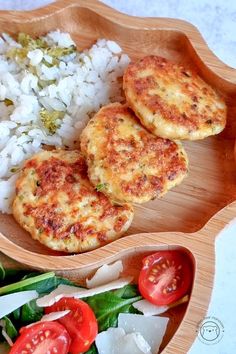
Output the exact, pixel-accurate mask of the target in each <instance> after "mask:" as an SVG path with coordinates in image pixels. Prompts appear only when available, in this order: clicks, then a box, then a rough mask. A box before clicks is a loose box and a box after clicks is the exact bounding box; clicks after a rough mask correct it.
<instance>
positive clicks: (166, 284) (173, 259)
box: [138, 250, 193, 306]
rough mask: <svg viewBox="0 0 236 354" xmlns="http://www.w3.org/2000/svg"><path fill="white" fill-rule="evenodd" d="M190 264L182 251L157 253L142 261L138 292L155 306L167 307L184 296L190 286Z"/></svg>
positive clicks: (191, 275)
mask: <svg viewBox="0 0 236 354" xmlns="http://www.w3.org/2000/svg"><path fill="white" fill-rule="evenodd" d="M192 277H193V272H192V264H191V262H190V259H189V257H188V255H187V254H185V253H184V252H182V251H177V250H173V251H159V252H157V253H155V254H152V255H150V256H148V257H146V258H144V259H143V268H142V269H141V272H140V275H139V281H138V285H139V291H140V293H141V294H142V296H143V297H144V298H145V299H147V300H148V301H150V302H152V303H153V304H155V305H160V306H162V305H169V304H170V303H172V302H175V301H177V300H178V299H180V298H181V297H182V296H183V295H185V294H186V293H187V292H188V291H189V290H190V287H191V284H192Z"/></svg>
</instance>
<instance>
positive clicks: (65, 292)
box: [37, 277, 133, 307]
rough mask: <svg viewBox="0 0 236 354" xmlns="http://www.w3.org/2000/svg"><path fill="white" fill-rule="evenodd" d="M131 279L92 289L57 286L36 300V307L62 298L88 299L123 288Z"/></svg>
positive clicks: (50, 304)
mask: <svg viewBox="0 0 236 354" xmlns="http://www.w3.org/2000/svg"><path fill="white" fill-rule="evenodd" d="M132 279H133V277H126V278H121V279H117V280H114V281H112V282H110V283H109V284H105V285H101V286H98V287H96V288H93V289H83V288H77V287H75V286H70V285H59V286H58V287H57V289H55V290H54V291H52V292H51V293H50V294H48V295H46V296H43V297H41V298H40V299H38V300H37V305H38V306H39V307H47V306H52V305H53V304H55V303H56V302H57V301H59V300H60V299H61V298H63V297H74V298H76V299H81V298H83V297H90V296H93V295H97V294H101V293H104V292H106V291H110V290H114V289H120V288H123V286H125V285H127V284H129V283H130V282H131V281H132Z"/></svg>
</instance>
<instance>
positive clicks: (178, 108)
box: [123, 56, 226, 140]
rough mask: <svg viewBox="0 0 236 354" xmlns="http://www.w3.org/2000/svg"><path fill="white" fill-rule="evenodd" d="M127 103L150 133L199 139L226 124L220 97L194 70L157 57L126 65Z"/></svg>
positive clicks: (219, 129) (172, 137)
mask: <svg viewBox="0 0 236 354" xmlns="http://www.w3.org/2000/svg"><path fill="white" fill-rule="evenodd" d="M123 87H124V91H125V96H126V99H127V102H128V105H129V107H130V108H132V110H133V111H134V112H135V114H136V115H137V116H138V117H139V119H140V120H141V122H142V124H143V125H144V126H145V127H146V128H147V129H148V130H150V131H151V132H152V133H153V134H155V135H157V136H160V137H162V138H169V139H188V140H197V139H203V138H205V137H207V136H209V135H215V134H218V133H220V132H221V131H222V130H223V129H224V127H225V124H226V105H225V103H224V101H223V100H222V98H221V97H220V96H219V95H218V94H217V93H216V92H215V91H214V90H213V88H212V87H210V86H209V85H208V84H207V83H206V82H204V81H203V80H202V79H201V78H200V77H199V76H198V75H197V74H196V73H195V72H193V71H191V70H190V69H188V68H185V67H184V66H182V65H179V64H176V63H172V62H170V61H168V60H166V59H164V58H161V57H157V56H147V57H144V58H143V59H141V60H139V61H137V62H135V63H131V64H129V66H128V68H127V70H126V72H125V74H124V79H123Z"/></svg>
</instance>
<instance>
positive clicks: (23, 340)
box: [9, 322, 70, 354]
mask: <svg viewBox="0 0 236 354" xmlns="http://www.w3.org/2000/svg"><path fill="white" fill-rule="evenodd" d="M20 333H21V334H20V336H19V337H18V338H17V340H16V341H15V343H14V345H13V347H12V348H11V350H10V353H9V354H22V353H24V354H39V353H40V354H43V353H47V354H55V353H58V354H67V353H68V352H69V346H70V336H69V334H68V332H67V330H66V329H65V327H63V326H62V325H61V324H60V323H57V322H39V323H35V324H33V325H32V326H30V327H23V328H22V329H21V330H20Z"/></svg>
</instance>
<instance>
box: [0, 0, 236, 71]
mask: <svg viewBox="0 0 236 354" xmlns="http://www.w3.org/2000/svg"><path fill="white" fill-rule="evenodd" d="M72 1H76V0H72ZM51 2H53V1H52V0H0V8H1V9H6V10H10V9H15V10H17V9H22V10H27V9H33V8H38V7H40V6H44V5H46V4H48V3H51ZM102 2H104V3H106V4H107V5H109V6H112V7H114V8H116V9H117V10H119V11H121V12H125V13H128V14H130V15H134V16H151V17H158V16H161V17H174V18H180V19H184V20H187V21H189V22H191V23H193V24H194V25H195V26H197V27H198V29H199V30H200V32H201V33H202V35H203V37H204V38H205V40H206V41H207V43H208V45H209V47H210V48H211V49H212V50H213V51H214V53H215V54H216V55H217V56H218V57H219V58H220V59H221V60H223V61H224V62H225V63H226V64H228V65H230V66H232V67H235V68H236V1H235V0H208V1H207V0H165V1H163V0H102Z"/></svg>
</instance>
